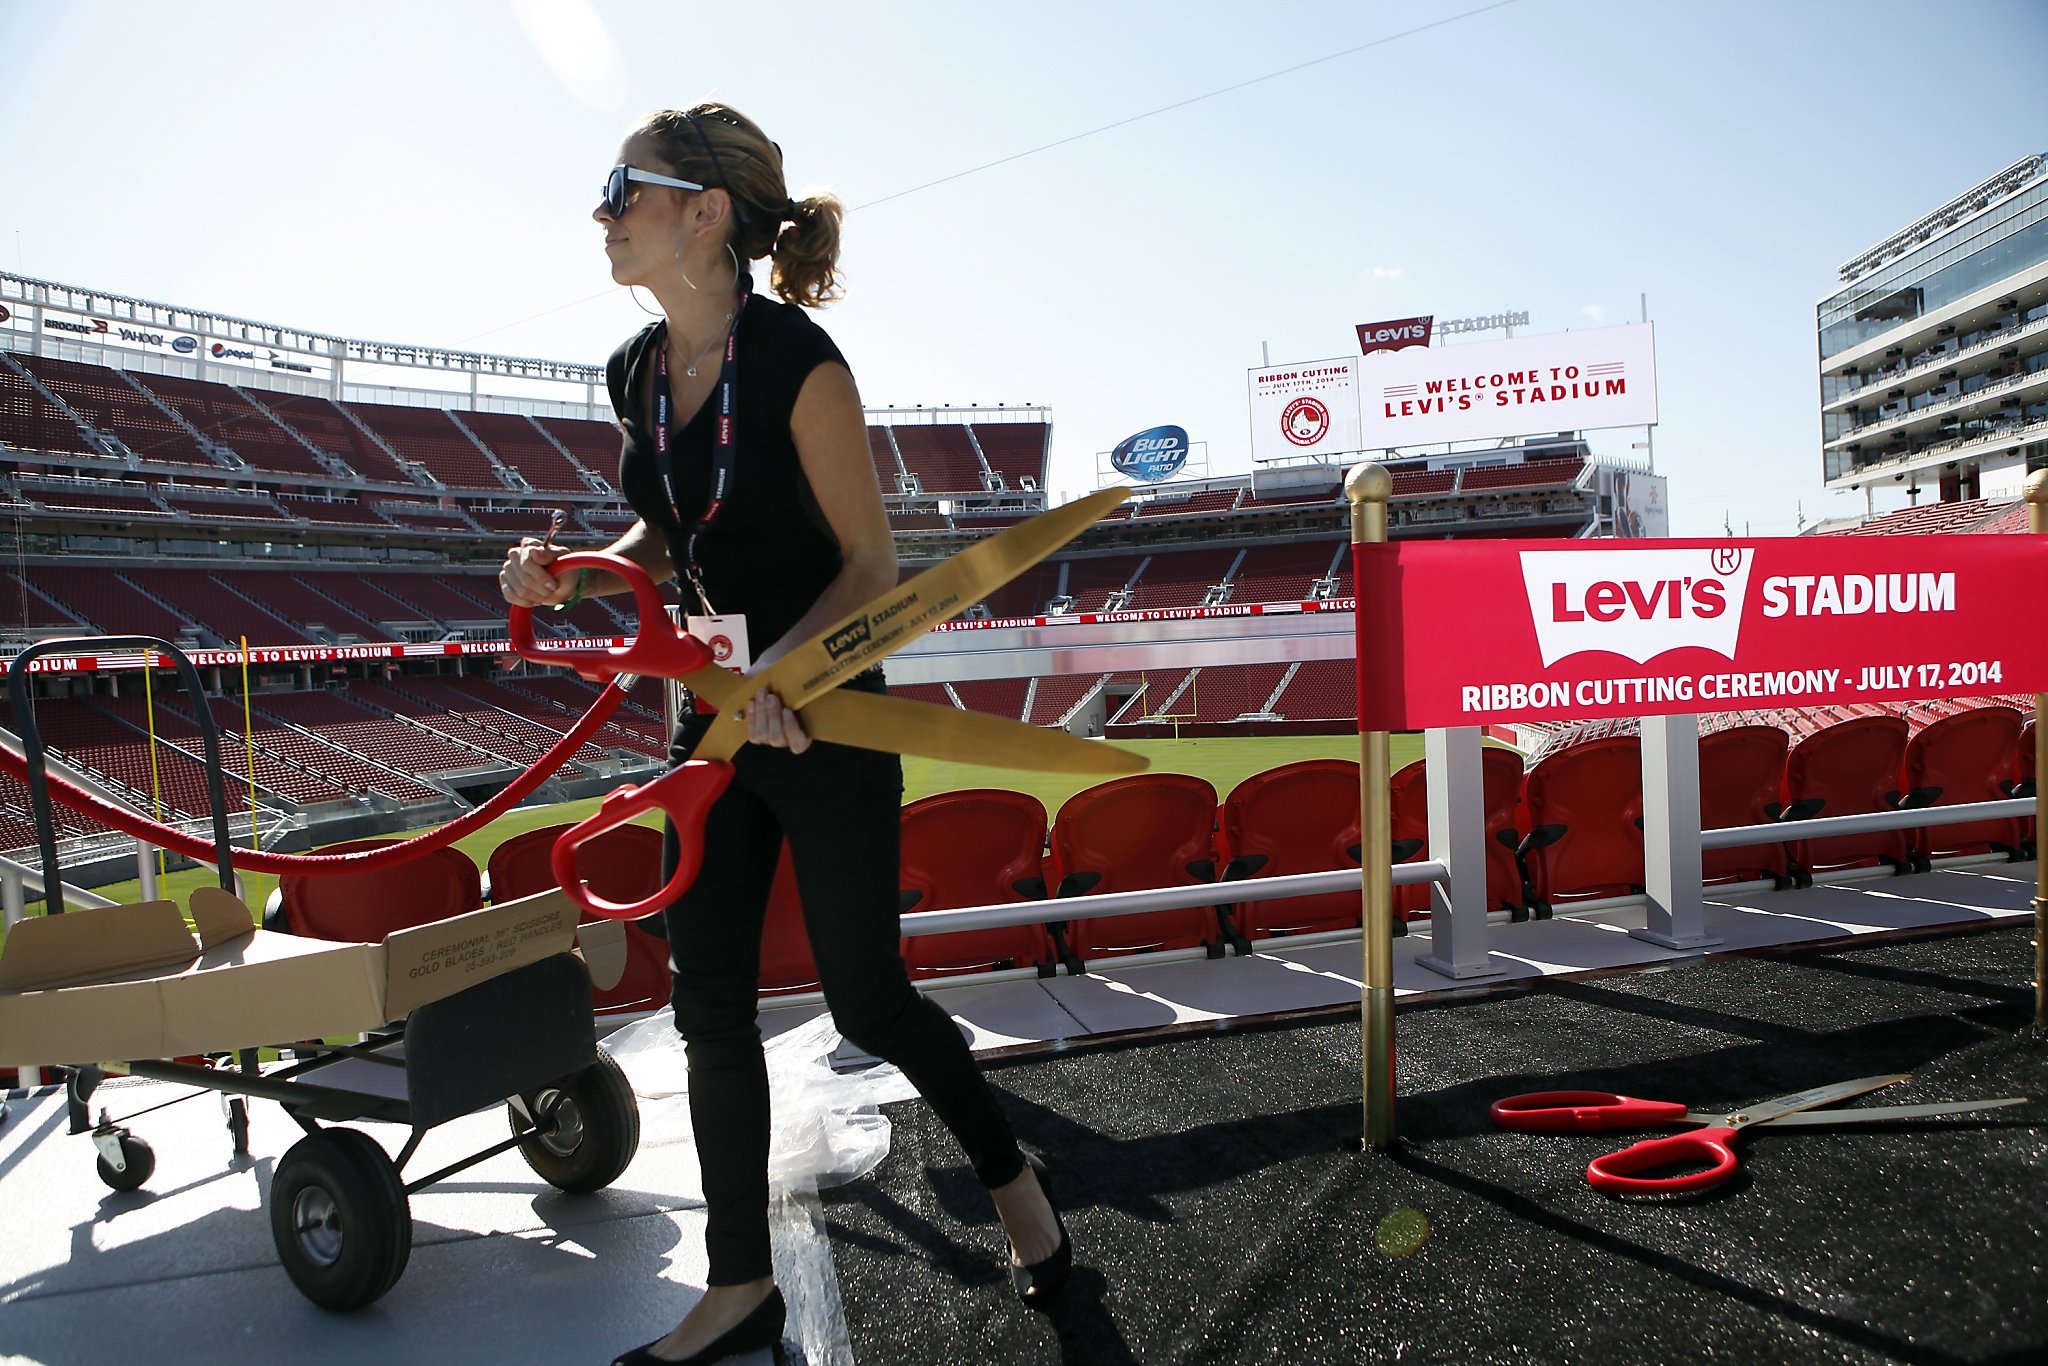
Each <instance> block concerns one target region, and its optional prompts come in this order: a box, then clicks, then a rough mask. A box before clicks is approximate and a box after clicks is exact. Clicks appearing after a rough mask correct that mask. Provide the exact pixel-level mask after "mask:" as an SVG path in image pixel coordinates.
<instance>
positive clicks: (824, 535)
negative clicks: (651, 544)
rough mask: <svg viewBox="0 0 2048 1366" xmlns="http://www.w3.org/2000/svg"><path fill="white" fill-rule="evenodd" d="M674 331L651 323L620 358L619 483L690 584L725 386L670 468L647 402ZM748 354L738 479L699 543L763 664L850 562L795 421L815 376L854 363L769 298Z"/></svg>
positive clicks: (720, 605) (700, 558)
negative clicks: (800, 397)
mask: <svg viewBox="0 0 2048 1366" xmlns="http://www.w3.org/2000/svg"><path fill="white" fill-rule="evenodd" d="M667 333H668V325H667V323H666V322H656V323H650V324H649V325H648V326H646V327H644V328H642V329H641V330H640V331H639V332H637V333H636V334H634V335H633V336H632V337H630V338H628V339H627V340H626V341H625V343H624V344H623V345H621V346H620V347H619V349H618V350H616V351H614V352H613V353H612V356H611V360H610V362H609V363H608V364H607V365H606V368H605V375H606V379H607V381H608V383H609V385H610V388H611V398H612V410H613V411H614V412H615V413H616V414H617V415H618V418H619V425H620V426H621V427H622V428H623V429H624V432H625V442H624V445H623V447H622V449H621V450H620V452H619V487H620V488H621V489H622V490H623V491H624V492H625V495H626V501H627V502H628V503H630V504H632V507H633V511H634V512H635V513H636V514H638V516H639V517H640V519H641V520H642V521H644V522H646V523H647V525H648V526H649V527H651V528H654V529H657V530H659V531H661V532H663V533H664V534H665V535H666V536H667V538H668V551H669V558H670V560H671V561H672V562H673V563H674V564H675V567H676V575H677V577H678V579H679V580H680V579H682V578H683V577H684V569H683V567H684V565H685V564H686V563H687V559H686V554H685V551H686V546H687V543H688V541H689V535H690V529H691V528H692V527H693V526H695V525H696V522H697V518H698V517H699V516H700V515H701V514H702V513H703V511H704V504H705V501H706V500H707V499H708V498H709V496H710V490H711V464H712V456H713V444H712V435H713V428H714V425H715V423H716V421H717V418H716V415H715V410H716V408H717V406H718V401H717V393H716V391H715V390H714V392H713V393H712V396H711V397H710V398H709V399H707V400H706V401H705V402H704V403H703V404H702V406H700V407H699V408H698V410H697V412H696V414H695V415H694V416H692V417H691V419H690V420H689V421H688V422H687V423H686V424H684V425H683V426H682V427H681V428H680V429H678V430H676V431H675V432H674V433H672V435H671V439H670V441H669V458H670V460H671V462H672V464H673V469H672V470H670V471H667V472H664V471H663V470H662V469H661V468H660V457H659V456H658V455H657V453H656V451H655V444H654V431H653V413H652V410H651V404H650V403H649V402H648V400H647V398H646V395H648V394H649V393H650V392H651V389H650V378H651V372H652V370H653V367H654V365H655V361H656V358H657V357H658V356H659V354H660V352H659V350H658V348H659V347H661V346H662V345H664V344H665V343H666V341H667ZM713 354H714V357H715V356H716V354H717V353H715V352H714V353H713ZM738 354H739V383H738V386H737V388H738V395H737V407H738V409H739V424H738V428H737V432H736V441H735V447H736V449H735V457H736V458H735V461H734V465H733V473H732V479H731V482H730V484H729V485H728V491H727V494H726V500H725V503H724V505H723V506H722V507H721V508H720V509H719V513H718V517H717V518H716V520H714V521H713V522H712V523H711V525H710V526H708V527H706V528H705V529H704V531H703V534H702V535H700V536H699V537H698V538H697V567H698V570H699V572H701V573H702V574H703V576H704V589H705V592H706V593H707V594H708V595H709V597H710V599H711V605H712V606H713V607H715V608H717V609H718V611H720V612H722V613H744V614H745V615H746V618H747V638H748V642H749V645H750V647H751V649H752V651H753V653H754V655H755V656H756V657H757V658H758V657H759V656H760V654H761V653H762V652H763V651H764V650H766V649H767V648H768V647H769V646H770V645H772V644H774V643H775V642H776V641H777V640H779V639H781V638H782V636H784V635H785V634H787V633H788V631H789V628H790V627H791V626H794V625H795V624H796V622H797V621H798V619H799V618H801V617H802V616H803V615H804V613H806V612H808V611H809V610H810V609H811V606H812V604H814V603H815V602H817V600H818V599H819V597H821V596H822V595H823V594H824V592H825V589H826V588H827V587H829V586H830V585H831V583H832V580H833V579H834V578H836V577H837V576H838V574H839V570H840V568H841V565H842V563H843V561H842V558H841V556H840V552H839V541H838V538H837V537H835V536H834V535H833V534H832V529H831V526H830V525H829V524H828V523H827V522H826V520H825V517H824V514H823V513H822V512H821V511H820V510H819V508H818V501H817V497H816V495H815V494H814V493H813V492H812V491H811V485H810V481H809V480H808V479H807V478H805V476H804V470H803V463H802V462H801V461H800V460H799V459H798V458H797V450H796V442H795V440H794V439H793V438H792V437H791V435H790V430H789V418H790V413H791V411H792V410H793V409H794V408H795V407H796V399H797V394H798V393H799V392H800V391H801V390H802V388H803V385H804V381H805V380H806V379H808V378H810V375H811V372H812V371H813V370H815V369H817V367H818V366H820V365H822V364H824V363H825V362H827V361H834V362H837V363H839V364H841V365H844V364H845V363H846V361H845V358H844V357H843V356H841V355H840V354H839V348H838V347H837V346H835V345H833V343H832V339H831V338H830V337H829V336H827V335H826V334H825V330H824V329H823V328H821V327H819V326H818V325H817V324H816V323H815V322H813V321H811V319H810V317H809V316H808V315H806V314H805V312H804V311H803V310H802V309H801V308H798V307H796V306H795V305H794V304H783V303H776V302H774V301H773V300H769V299H763V298H761V297H760V296H758V295H750V296H749V297H748V300H747V305H746V308H745V310H744V311H743V312H742V313H741V314H740V319H739V353H738ZM671 497H673V504H672V503H671ZM678 512H680V514H681V516H680V519H679V518H678V516H677V513H678ZM683 596H684V600H685V602H687V603H688V604H689V610H690V611H693V612H694V611H697V610H699V608H698V607H697V604H696V601H695V596H694V594H692V593H691V592H690V591H689V588H688V585H687V583H685V584H684V594H683Z"/></svg>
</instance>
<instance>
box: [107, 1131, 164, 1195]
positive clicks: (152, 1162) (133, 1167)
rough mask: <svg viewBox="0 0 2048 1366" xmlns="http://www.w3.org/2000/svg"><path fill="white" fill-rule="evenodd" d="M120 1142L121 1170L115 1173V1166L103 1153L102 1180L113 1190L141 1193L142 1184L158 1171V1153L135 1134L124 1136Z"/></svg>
mask: <svg viewBox="0 0 2048 1366" xmlns="http://www.w3.org/2000/svg"><path fill="white" fill-rule="evenodd" d="M119 1141H120V1144H121V1170H119V1171H115V1170H114V1168H113V1164H111V1163H109V1162H108V1161H107V1157H106V1154H105V1153H102V1154H100V1158H99V1164H98V1165H99V1169H100V1180H102V1181H104V1182H106V1183H107V1186H108V1187H109V1188H110V1189H112V1190H117V1191H139V1190H141V1189H142V1183H143V1182H145V1181H147V1180H149V1178H150V1174H151V1173H153V1172H154V1171H156V1152H155V1150H154V1149H152V1148H151V1147H150V1146H149V1145H148V1144H147V1143H145V1142H143V1141H142V1140H141V1139H139V1138H137V1137H136V1136H135V1135H133V1134H122V1135H121V1136H120V1140H119Z"/></svg>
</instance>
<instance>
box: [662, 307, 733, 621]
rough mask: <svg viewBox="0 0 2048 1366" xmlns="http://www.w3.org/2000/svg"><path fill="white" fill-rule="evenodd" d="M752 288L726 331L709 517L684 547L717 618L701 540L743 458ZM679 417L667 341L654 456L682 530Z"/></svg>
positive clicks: (692, 575) (687, 564) (704, 602)
mask: <svg viewBox="0 0 2048 1366" xmlns="http://www.w3.org/2000/svg"><path fill="white" fill-rule="evenodd" d="M751 283H752V282H751V281H750V280H748V279H747V278H746V277H745V276H744V275H742V277H741V281H740V287H739V304H738V306H737V307H735V308H734V309H733V311H732V322H731V323H730V324H729V325H728V326H727V327H726V330H725V359H724V361H723V362H721V364H720V365H719V367H718V389H717V391H716V392H717V401H718V409H717V419H718V421H717V425H716V426H715V427H714V428H713V431H712V437H711V490H710V493H709V494H708V495H707V496H706V498H705V500H704V511H703V512H701V513H700V514H698V517H697V521H696V523H695V524H694V525H693V526H691V528H690V534H689V537H688V539H687V540H685V541H684V542H683V566H682V568H683V573H684V575H685V577H687V578H688V579H689V581H690V587H691V588H692V589H694V590H695V591H696V594H697V602H698V604H699V605H700V606H701V607H702V608H703V609H704V612H705V614H706V615H713V614H715V609H714V608H713V607H712V606H711V599H710V597H709V596H707V595H706V594H705V592H704V575H703V572H702V571H701V570H699V569H698V567H697V538H698V537H699V536H701V535H703V534H704V528H706V527H708V526H710V525H711V523H712V521H713V520H714V519H715V518H716V517H717V516H718V513H719V510H720V509H721V508H723V507H724V506H725V499H726V495H727V492H728V491H729V490H730V488H731V486H732V472H733V467H734V465H735V464H736V463H737V461H738V458H739V432H738V426H739V423H738V417H739V409H738V405H739V379H740V315H741V314H743V313H745V312H746V311H747V298H748V295H749V293H750V290H749V288H748V286H749V285H750V284H751ZM674 414H675V399H674V397H673V395H672V393H671V391H670V388H669V382H668V341H667V337H666V335H664V336H663V339H662V346H661V353H660V359H659V361H658V362H657V363H656V365H655V369H654V454H655V460H656V463H657V464H659V465H660V467H661V478H662V483H663V485H664V486H665V487H666V489H667V491H668V503H669V511H670V512H671V513H673V514H674V515H675V519H676V522H677V524H678V525H680V524H681V523H682V520H683V509H682V496H681V493H680V491H679V487H678V485H679V481H678V478H677V472H676V459H675V455H674V453H673V450H672V447H673V444H674V437H673V434H672V433H671V432H670V431H669V428H670V426H671V419H672V418H673V417H674Z"/></svg>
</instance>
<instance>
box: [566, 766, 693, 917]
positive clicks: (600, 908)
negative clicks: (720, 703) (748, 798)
mask: <svg viewBox="0 0 2048 1366" xmlns="http://www.w3.org/2000/svg"><path fill="white" fill-rule="evenodd" d="M731 781H732V765H731V764H728V763H724V762H721V761H719V760H716V759H692V760H690V761H689V762H687V763H685V764H683V765H682V766H681V767H680V768H677V769H675V770H673V771H671V772H668V773H664V774H662V775H661V776H660V777H659V778H656V779H655V780H654V781H653V782H651V783H642V784H640V785H639V786H638V787H622V788H620V789H619V790H618V791H616V792H614V793H612V794H610V795H609V796H607V797H606V798H605V799H604V800H603V801H601V802H599V803H598V806H597V813H596V814H595V815H593V816H590V817H589V818H587V819H585V820H582V821H579V822H577V823H576V824H575V825H572V826H570V827H569V828H568V829H567V830H564V831H563V832H562V833H561V834H560V835H558V836H556V837H555V848H554V854H553V856H552V858H551V860H550V862H551V864H552V866H553V868H554V872H555V881H556V882H557V883H558V884H560V886H561V888H562V890H563V891H564V892H566V893H567V894H568V896H569V899H570V900H571V901H573V902H575V903H576V904H577V905H578V906H580V907H582V908H583V909H584V910H585V911H587V912H589V913H590V914H591V915H594V916H598V917H600V918H602V919H605V920H638V919H639V918H640V917H641V916H643V915H652V914H654V912H656V911H659V910H661V909H663V908H664V907H666V906H667V905H668V904H669V903H670V902H672V901H674V900H675V899H676V898H677V897H679V896H681V895H682V894H683V893H684V892H686V891H688V890H689V889H690V884H691V883H692V882H695V881H696V880H697V869H698V868H699V867H700V866H701V865H702V864H703V862H704V817H705V814H706V813H707V812H709V811H710V810H711V804H712V803H713V802H715V801H717V800H718V797H719V794H720V793H722V792H724V791H725V785H726V784H727V783H729V782H731ZM654 810H661V811H665V812H667V813H668V818H669V820H670V821H671V822H672V823H674V825H675V829H676V847H677V850H678V853H677V857H676V870H675V872H674V873H673V874H672V875H671V876H670V877H669V880H668V885H667V886H665V887H663V888H662V889H661V890H660V891H658V892H656V893H655V894H654V895H653V896H651V897H648V898H647V899H646V900H645V901H635V902H631V903H626V902H619V901H607V900H605V899H604V898H603V897H601V896H599V895H597V893H595V892H593V891H591V890H590V888H589V887H588V886H586V885H585V884H584V881H583V879H582V878H581V877H579V876H578V875H577V872H576V847H577V846H578V845H580V844H582V843H583V842H584V841H586V840H593V839H596V838H597V837H598V836H599V835H602V834H603V833H604V832H605V831H607V830H610V829H613V828H614V827H617V826H621V825H624V824H625V823H626V822H627V821H630V820H632V819H633V817H635V816H637V815H639V814H640V813H641V812H643V811H654Z"/></svg>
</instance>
